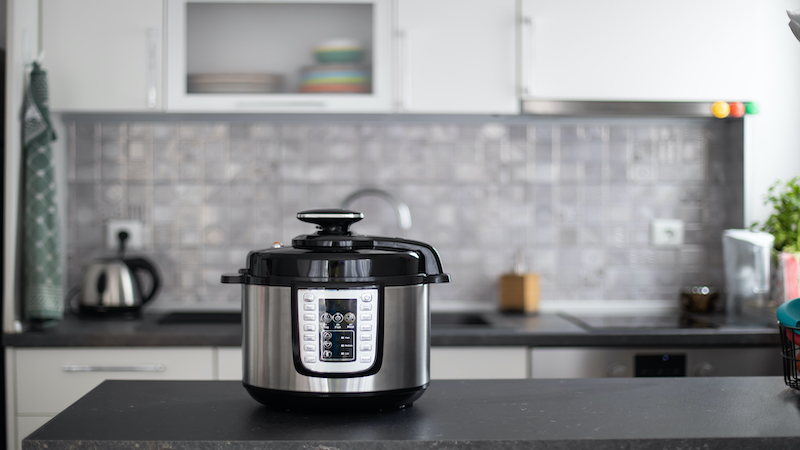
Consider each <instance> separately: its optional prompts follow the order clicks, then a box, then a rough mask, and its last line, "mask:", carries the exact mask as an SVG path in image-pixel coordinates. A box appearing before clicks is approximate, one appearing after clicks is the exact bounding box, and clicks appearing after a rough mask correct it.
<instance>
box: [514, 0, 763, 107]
mask: <svg viewBox="0 0 800 450" xmlns="http://www.w3.org/2000/svg"><path fill="white" fill-rule="evenodd" d="M760 3H763V2H758V1H753V0H703V1H699V2H698V1H695V0H672V1H668V2H656V1H642V0H604V1H596V0H558V1H543V0H522V22H521V31H520V35H521V41H522V44H521V72H522V77H523V91H524V92H525V93H524V95H525V96H526V97H529V98H542V99H557V100H675V101H680V100H686V101H691V100H703V101H713V100H727V101H731V100H755V99H753V98H752V96H753V90H754V88H757V86H755V81H756V72H757V68H758V67H757V66H758V64H757V62H756V61H757V57H758V54H759V51H763V50H762V49H761V48H760V45H759V42H760V34H761V33H759V32H758V29H759V28H758V27H759V23H760V16H759V9H760V8H762V6H759V4H760Z"/></svg>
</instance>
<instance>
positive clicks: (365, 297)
mask: <svg viewBox="0 0 800 450" xmlns="http://www.w3.org/2000/svg"><path fill="white" fill-rule="evenodd" d="M361 300H364V301H365V302H371V301H372V294H370V293H366V294H364V295H362V296H361Z"/></svg>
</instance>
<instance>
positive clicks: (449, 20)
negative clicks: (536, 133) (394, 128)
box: [395, 0, 519, 114]
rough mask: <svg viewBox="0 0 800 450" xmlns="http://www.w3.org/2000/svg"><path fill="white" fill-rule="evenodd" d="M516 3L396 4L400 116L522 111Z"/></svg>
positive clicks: (449, 0)
mask: <svg viewBox="0 0 800 450" xmlns="http://www.w3.org/2000/svg"><path fill="white" fill-rule="evenodd" d="M516 16H517V14H516V1H515V0H471V1H468V2H464V1H458V0H437V1H435V2H431V1H426V0H398V1H397V33H396V42H395V45H396V59H395V60H396V62H397V76H396V79H397V89H396V96H397V97H396V104H397V110H398V111H399V112H414V113H457V114H458V113H497V114H516V113H518V112H519V102H518V99H517V84H516V45H515V43H516V31H515V30H516V28H515V26H514V24H515V21H516Z"/></svg>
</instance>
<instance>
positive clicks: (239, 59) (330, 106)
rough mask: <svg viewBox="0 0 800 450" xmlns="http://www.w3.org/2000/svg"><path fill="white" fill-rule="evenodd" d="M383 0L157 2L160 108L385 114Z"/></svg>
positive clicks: (386, 7) (387, 12) (386, 14)
mask: <svg viewBox="0 0 800 450" xmlns="http://www.w3.org/2000/svg"><path fill="white" fill-rule="evenodd" d="M390 6H391V2H390V0H346V1H344V0H284V1H270V0H235V1H225V0H167V30H168V46H167V92H168V100H167V110H168V111H170V112H181V111H185V112H192V111H218V112H303V113H309V112H310V113H314V112H318V113H323V112H389V111H390V110H391V79H390V77H391V68H390V67H391V66H390V64H391V63H390V55H391V7H390Z"/></svg>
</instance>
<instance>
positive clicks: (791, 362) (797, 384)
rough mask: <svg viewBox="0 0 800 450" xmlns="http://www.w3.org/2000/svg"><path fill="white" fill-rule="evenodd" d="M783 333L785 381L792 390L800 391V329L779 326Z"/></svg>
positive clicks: (782, 353)
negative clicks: (799, 357)
mask: <svg viewBox="0 0 800 450" xmlns="http://www.w3.org/2000/svg"><path fill="white" fill-rule="evenodd" d="M778 328H779V329H780V332H781V356H783V381H784V382H786V385H787V386H789V387H790V388H792V389H800V359H798V356H800V328H798V327H787V326H785V325H781V324H780V323H779V324H778Z"/></svg>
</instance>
